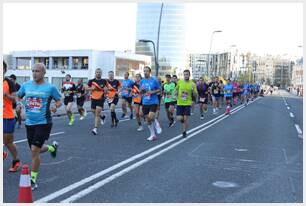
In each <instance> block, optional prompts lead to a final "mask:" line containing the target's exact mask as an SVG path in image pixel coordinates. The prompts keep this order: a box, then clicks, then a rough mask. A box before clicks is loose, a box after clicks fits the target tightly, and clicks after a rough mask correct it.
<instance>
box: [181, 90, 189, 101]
mask: <svg viewBox="0 0 306 206" xmlns="http://www.w3.org/2000/svg"><path fill="white" fill-rule="evenodd" d="M187 97H188V93H187V92H182V95H181V99H182V100H183V101H187Z"/></svg>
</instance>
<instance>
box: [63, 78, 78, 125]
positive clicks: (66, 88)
mask: <svg viewBox="0 0 306 206" xmlns="http://www.w3.org/2000/svg"><path fill="white" fill-rule="evenodd" d="M75 90H76V87H75V84H74V83H73V82H72V81H71V75H70V74H67V75H66V81H64V82H63V84H62V89H61V91H62V93H64V96H65V97H64V105H65V109H66V112H67V116H68V119H69V123H68V125H69V126H71V125H73V123H74V115H73V113H72V110H71V109H72V104H73V101H74V99H73V96H74V93H75Z"/></svg>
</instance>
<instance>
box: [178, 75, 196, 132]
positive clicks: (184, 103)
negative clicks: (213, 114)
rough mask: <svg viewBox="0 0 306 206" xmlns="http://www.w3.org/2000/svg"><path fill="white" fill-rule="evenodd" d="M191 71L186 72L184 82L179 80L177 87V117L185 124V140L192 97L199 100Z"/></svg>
mask: <svg viewBox="0 0 306 206" xmlns="http://www.w3.org/2000/svg"><path fill="white" fill-rule="evenodd" d="M189 78H190V71H189V70H184V80H179V81H178V83H177V86H176V92H177V94H178V95H177V107H176V116H177V120H179V121H181V122H182V124H183V138H185V137H187V132H186V131H187V127H188V116H190V110H191V105H192V97H195V99H196V98H197V95H198V93H197V87H196V84H195V83H194V82H193V81H192V80H190V79H189Z"/></svg>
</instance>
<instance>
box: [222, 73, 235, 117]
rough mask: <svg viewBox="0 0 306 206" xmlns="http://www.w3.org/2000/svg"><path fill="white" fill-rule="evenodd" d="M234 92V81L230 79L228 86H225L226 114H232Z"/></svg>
mask: <svg viewBox="0 0 306 206" xmlns="http://www.w3.org/2000/svg"><path fill="white" fill-rule="evenodd" d="M233 90H234V86H233V84H232V81H231V80H230V79H228V81H227V84H226V85H225V86H224V97H225V100H226V105H227V106H226V111H225V114H230V108H231V106H232V103H231V101H232V97H233Z"/></svg>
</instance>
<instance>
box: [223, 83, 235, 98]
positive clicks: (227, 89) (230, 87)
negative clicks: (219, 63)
mask: <svg viewBox="0 0 306 206" xmlns="http://www.w3.org/2000/svg"><path fill="white" fill-rule="evenodd" d="M233 89H234V87H233V85H232V84H226V85H225V86H224V96H225V97H232V96H233Z"/></svg>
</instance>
